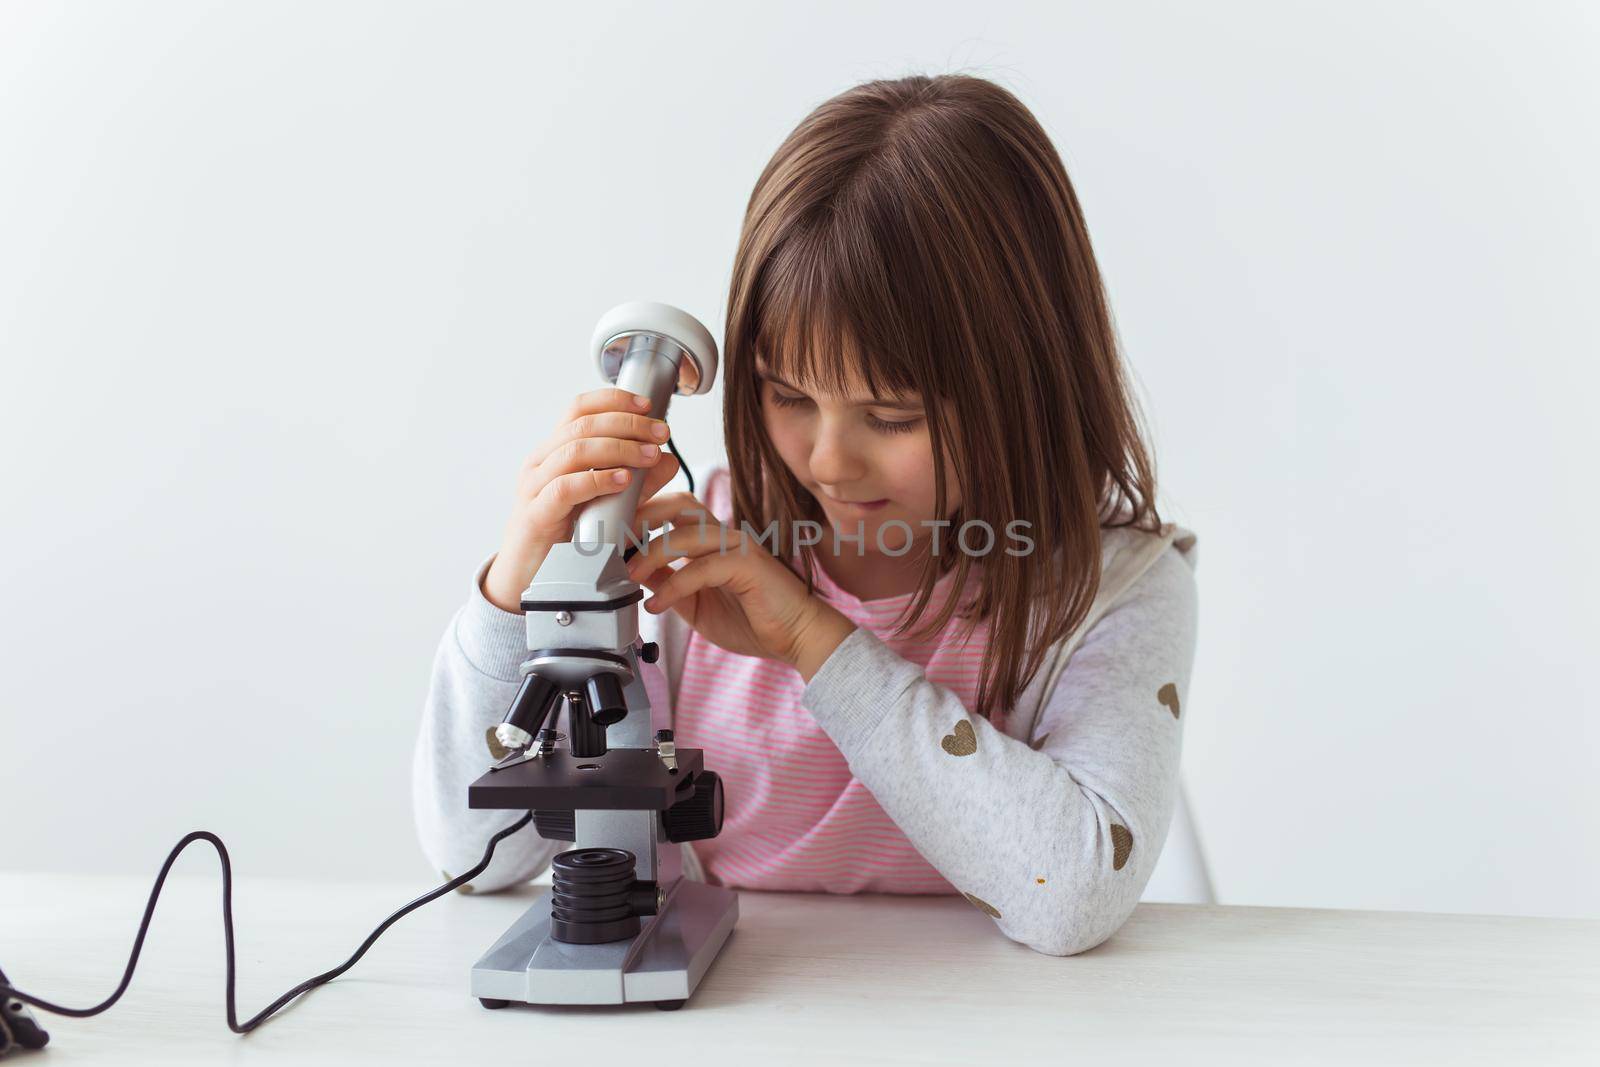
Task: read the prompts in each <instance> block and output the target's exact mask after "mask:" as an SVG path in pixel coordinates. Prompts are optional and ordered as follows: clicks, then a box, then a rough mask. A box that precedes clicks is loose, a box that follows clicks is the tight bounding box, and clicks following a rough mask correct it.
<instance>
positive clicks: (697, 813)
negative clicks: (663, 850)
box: [661, 771, 722, 842]
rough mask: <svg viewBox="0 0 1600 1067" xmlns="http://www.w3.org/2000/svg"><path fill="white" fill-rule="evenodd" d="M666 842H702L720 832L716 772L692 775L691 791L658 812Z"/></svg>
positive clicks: (719, 780) (719, 778)
mask: <svg viewBox="0 0 1600 1067" xmlns="http://www.w3.org/2000/svg"><path fill="white" fill-rule="evenodd" d="M661 825H662V827H663V828H664V829H665V830H666V832H667V840H668V841H674V842H682V841H704V840H706V839H707V838H711V837H716V836H717V835H718V834H720V833H722V776H721V775H719V774H717V772H716V771H701V772H700V773H699V774H697V775H695V779H694V790H693V792H691V793H690V794H689V795H688V796H686V797H684V798H683V799H682V800H680V801H678V803H676V804H674V805H673V806H672V807H670V808H668V809H667V810H666V811H664V812H662V813H661Z"/></svg>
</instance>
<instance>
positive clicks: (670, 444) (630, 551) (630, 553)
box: [622, 435, 694, 563]
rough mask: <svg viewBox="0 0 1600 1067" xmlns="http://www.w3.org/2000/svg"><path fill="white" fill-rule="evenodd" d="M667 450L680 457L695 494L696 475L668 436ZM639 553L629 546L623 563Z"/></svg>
mask: <svg viewBox="0 0 1600 1067" xmlns="http://www.w3.org/2000/svg"><path fill="white" fill-rule="evenodd" d="M667 449H668V451H670V452H671V453H672V454H673V455H674V456H677V457H678V470H680V471H682V472H683V476H684V477H685V478H687V479H688V480H689V492H690V493H693V492H694V473H693V472H692V471H690V470H689V464H687V463H685V462H684V460H683V453H682V452H679V451H678V445H677V443H676V442H674V441H673V440H672V437H671V435H668V437H667ZM649 532H650V531H648V530H646V531H645V533H647V534H648V533H649ZM638 552H639V547H638V546H637V545H629V546H628V547H627V548H625V549H623V550H622V562H624V563H627V562H628V561H629V560H631V559H633V557H634V556H635V555H637V554H638Z"/></svg>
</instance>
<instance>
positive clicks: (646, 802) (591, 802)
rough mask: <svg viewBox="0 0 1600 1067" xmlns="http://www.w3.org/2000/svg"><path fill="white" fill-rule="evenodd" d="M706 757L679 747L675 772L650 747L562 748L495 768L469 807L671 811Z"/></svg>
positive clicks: (471, 789) (473, 790)
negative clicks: (588, 751) (579, 752)
mask: <svg viewBox="0 0 1600 1067" xmlns="http://www.w3.org/2000/svg"><path fill="white" fill-rule="evenodd" d="M704 761H705V752H704V750H702V749H698V748H680V749H678V751H677V762H678V767H677V770H675V771H674V770H669V769H668V768H667V767H666V765H665V764H663V763H662V762H661V757H660V756H658V755H656V753H655V751H654V750H653V749H648V748H614V749H612V750H611V751H610V752H607V753H606V754H605V755H604V756H600V757H597V758H584V757H581V756H576V755H574V754H573V753H571V752H568V751H566V750H565V749H559V748H558V749H556V750H555V751H554V752H552V753H550V755H548V756H539V757H538V758H536V759H532V760H529V761H528V762H526V763H518V764H516V765H514V766H510V767H500V768H490V769H489V770H488V771H486V772H484V774H483V775H481V776H480V777H479V778H478V780H477V781H475V782H473V783H471V784H470V785H468V786H467V807H469V808H512V809H516V810H518V811H527V810H530V809H531V810H534V811H543V810H544V809H545V808H559V809H563V810H565V809H569V808H575V809H582V808H594V809H599V810H605V811H630V810H631V811H638V810H655V811H666V810H667V809H668V808H670V807H672V806H673V805H675V804H677V803H678V802H679V801H680V800H681V799H683V790H685V789H687V788H688V782H689V780H690V779H691V778H693V777H694V776H695V775H697V774H699V773H700V768H701V766H702V765H703V764H704ZM680 786H681V787H682V789H680Z"/></svg>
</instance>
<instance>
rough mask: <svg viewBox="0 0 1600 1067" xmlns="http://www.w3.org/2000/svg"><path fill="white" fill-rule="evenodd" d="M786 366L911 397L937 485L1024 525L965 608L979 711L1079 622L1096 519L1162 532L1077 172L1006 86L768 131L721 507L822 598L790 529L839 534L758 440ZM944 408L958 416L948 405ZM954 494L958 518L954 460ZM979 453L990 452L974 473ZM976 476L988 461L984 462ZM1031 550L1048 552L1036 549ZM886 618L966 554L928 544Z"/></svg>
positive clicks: (862, 100)
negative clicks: (765, 399) (1074, 177)
mask: <svg viewBox="0 0 1600 1067" xmlns="http://www.w3.org/2000/svg"><path fill="white" fill-rule="evenodd" d="M758 351H759V352H760V353H761V354H762V355H763V357H764V362H766V363H767V364H768V365H769V369H770V370H771V371H772V372H773V373H775V374H776V375H778V376H780V377H782V378H784V379H786V380H788V381H791V382H795V383H815V384H817V385H820V386H822V387H824V388H826V389H828V390H830V391H837V392H841V393H842V392H844V391H846V389H847V388H848V384H847V383H848V380H849V371H850V369H851V368H852V367H853V368H854V370H855V372H856V374H857V376H858V377H859V378H860V379H862V380H863V381H865V382H866V383H867V385H868V386H869V387H870V388H871V390H872V392H873V393H874V394H875V395H879V396H888V395H893V394H897V393H910V392H917V393H920V394H921V395H922V397H923V401H924V405H925V414H926V417H927V420H928V422H927V425H928V432H929V435H930V438H931V443H932V446H933V456H934V471H935V475H934V478H935V488H934V493H935V500H936V506H937V511H938V514H939V515H942V516H946V517H949V518H950V520H951V527H950V534H951V536H952V537H953V535H954V533H955V531H956V530H958V529H959V528H960V525H961V523H963V522H966V521H969V520H974V519H981V520H984V521H986V522H988V523H989V526H990V528H991V529H992V530H994V531H995V536H996V538H997V542H996V543H997V544H1000V543H1002V542H1000V541H998V538H1000V537H1001V536H1002V534H1001V531H1004V530H1005V529H1006V528H1007V523H1010V522H1012V521H1014V520H1018V519H1021V520H1027V521H1028V522H1029V523H1031V525H1030V526H1028V527H1026V530H1027V531H1028V536H1030V537H1032V538H1033V539H1034V541H1035V549H1036V550H1035V551H1033V552H1030V553H1028V554H1019V555H1011V554H1008V553H1006V552H1004V551H998V550H997V551H992V552H990V553H989V554H988V555H986V556H985V557H984V559H983V563H982V566H981V569H980V574H981V577H982V581H981V582H980V583H979V586H980V588H979V590H978V593H977V596H976V597H975V598H972V599H970V600H968V599H966V598H958V597H951V598H949V599H948V600H947V602H946V603H945V604H944V606H943V608H942V610H941V611H939V613H938V615H937V617H936V618H932V619H931V620H928V621H926V622H925V623H924V625H923V627H922V629H920V630H918V631H917V634H918V636H924V635H927V634H931V633H935V632H938V631H939V630H940V629H942V628H943V627H944V625H945V623H946V622H947V621H948V620H949V619H950V617H951V616H952V613H954V612H956V611H957V610H958V609H959V610H960V615H959V617H961V618H963V619H969V620H971V621H969V622H967V623H966V626H965V630H964V633H970V632H971V630H972V628H973V627H974V626H976V624H977V620H978V619H979V618H982V619H987V620H988V621H989V625H990V638H989V646H988V656H987V663H986V665H985V671H984V675H983V677H982V679H981V680H980V685H979V688H978V691H977V707H976V708H975V709H972V710H973V713H974V714H975V715H978V716H981V717H984V718H990V719H991V721H994V716H992V714H991V713H992V712H994V711H995V710H996V709H1000V710H1002V712H1003V710H1004V709H1007V708H1010V707H1012V706H1013V705H1014V704H1015V703H1016V700H1017V697H1018V694H1019V693H1020V692H1021V691H1022V689H1023V688H1024V687H1025V686H1026V685H1027V684H1028V682H1029V681H1030V680H1031V679H1032V678H1033V677H1034V675H1035V673H1036V672H1037V671H1038V669H1039V668H1040V666H1041V664H1042V662H1043V659H1044V655H1045V653H1046V651H1047V650H1048V648H1049V646H1050V645H1051V644H1053V643H1054V642H1055V641H1057V640H1059V639H1060V638H1062V637H1064V636H1066V635H1067V634H1068V633H1070V632H1071V631H1072V630H1073V629H1074V628H1075V627H1077V626H1078V625H1079V624H1080V623H1081V622H1082V621H1083V619H1084V617H1085V616H1086V615H1087V614H1088V611H1089V607H1090V605H1091V603H1092V602H1093V600H1094V597H1095V593H1096V592H1097V590H1098V589H1099V584H1100V553H1101V545H1100V528H1101V527H1102V526H1125V525H1136V526H1139V527H1140V528H1143V529H1150V530H1154V529H1157V528H1159V526H1160V525H1161V520H1160V517H1159V515H1158V514H1157V512H1156V508H1155V472H1154V465H1153V463H1152V461H1151V459H1150V456H1149V454H1148V452H1147V450H1146V448H1145V446H1144V443H1143V441H1142V439H1141V434H1140V429H1139V423H1140V420H1139V416H1138V412H1137V409H1136V407H1135V404H1134V400H1133V397H1132V393H1131V390H1130V389H1129V387H1128V383H1127V380H1126V377H1125V372H1124V369H1123V366H1122V362H1121V359H1120V356H1119V353H1118V345H1117V339H1116V334H1115V332H1114V330H1113V328H1112V324H1111V318H1110V314H1109V311H1108V309H1107V301H1106V296H1105V292H1104V289H1103V286H1102V283H1101V279H1100V272H1099V269H1098V268H1097V267H1096V265H1095V259H1094V252H1093V250H1092V249H1091V247H1090V245H1089V234H1088V230H1087V229H1086V227H1085V225H1084V221H1083V214H1082V212H1081V211H1080V210H1079V207H1078V199H1077V196H1076V195H1075V194H1074V193H1073V189H1072V183H1071V182H1070V181H1068V179H1067V172H1066V168H1065V167H1064V166H1063V165H1062V162H1061V158H1060V156H1059V155H1058V154H1057V153H1056V150H1055V148H1054V146H1052V145H1051V143H1050V139H1049V137H1048V136H1047V135H1046V134H1045V132H1044V130H1043V129H1042V128H1041V127H1040V125H1039V123H1038V121H1037V120H1036V119H1035V118H1034V116H1033V115H1032V114H1031V113H1030V112H1029V111H1028V109H1027V108H1026V107H1025V106H1023V104H1022V103H1021V101H1019V100H1018V99H1017V98H1016V97H1015V96H1014V95H1012V94H1011V93H1010V92H1009V91H1007V90H1006V89H1004V88H1001V87H1000V86H998V85H996V84H994V83H993V82H990V81H986V80H984V79H981V78H975V77H969V76H965V75H941V76H938V77H927V76H922V75H917V76H912V77H906V78H901V79H898V80H895V81H871V82H866V83H864V84H861V85H858V86H856V87H854V88H852V89H850V90H848V91H846V92H844V93H841V94H839V95H838V96H835V97H834V98H832V99H831V100H828V101H826V102H824V103H823V104H822V105H821V106H820V107H818V108H817V109H816V110H815V111H813V112H812V113H811V114H810V115H808V116H806V118H805V119H804V120H803V121H802V122H801V123H800V125H799V126H797V127H796V128H795V130H794V131H793V132H792V133H790V134H789V136H788V138H787V139H785V140H784V142H783V144H782V145H780V146H779V148H778V150H777V152H776V154H775V155H774V156H773V157H772V160H771V161H770V162H769V163H768V164H767V166H766V168H765V169H764V170H763V171H762V172H761V176H760V178H759V179H758V180H757V181H756V186H755V190H754V191H753V192H752V193H751V196H750V203H749V206H748V208H747V210H746V213H745V218H744V225H743V228H742V230H741V232H740V235H739V246H738V250H737V252H736V254H735V257H734V264H733V279H732V284H731V286H730V291H729V297H728V319H727V325H726V330H725V333H724V355H723V360H724V364H723V366H724V377H723V389H724V392H723V422H724V428H725V431H726V436H727V445H728V456H729V467H730V474H731V475H732V486H733V521H734V524H735V525H736V526H737V525H738V524H739V523H741V522H750V523H751V524H752V525H753V526H755V527H756V528H757V529H758V530H766V529H769V528H770V524H772V523H774V522H776V523H777V538H778V540H777V542H776V548H775V551H774V554H775V555H776V556H777V557H778V558H779V559H780V560H782V561H784V562H785V565H786V566H790V568H791V570H795V573H797V574H799V575H800V576H801V577H802V578H803V579H804V580H805V582H806V587H807V589H808V590H810V591H812V592H815V590H816V586H815V579H814V576H813V574H812V568H813V567H814V566H816V562H815V559H814V554H813V552H812V550H811V548H810V547H809V546H808V547H806V548H805V549H804V551H803V553H802V555H803V557H804V572H803V573H801V571H800V570H797V569H795V567H794V566H793V563H792V562H791V548H790V543H789V537H790V533H791V531H792V524H793V523H794V522H795V521H797V520H802V519H809V520H811V521H814V522H820V523H821V528H822V529H823V530H826V529H828V523H827V520H826V518H825V516H824V514H823V512H822V509H821V506H820V505H819V504H818V502H817V500H816V499H815V498H814V497H813V496H812V495H811V494H810V493H809V492H808V491H807V490H806V489H805V487H804V486H802V485H801V484H800V483H799V482H798V481H797V480H796V479H795V478H794V476H793V475H792V474H790V473H789V470H788V468H787V467H786V466H785V465H784V463H783V461H782V459H781V458H780V457H779V456H778V454H777V452H776V450H775V448H774V447H773V445H772V443H771V441H770V440H769V439H768V436H767V433H766V430H765V423H764V421H763V417H762V406H761V395H760V385H759V382H758V379H757V374H756V370H755V367H756V355H757V352H758ZM947 409H948V413H950V414H953V415H954V418H953V419H952V420H947V418H946V415H947ZM947 455H948V456H949V457H950V461H951V466H952V468H953V469H954V470H955V471H956V472H957V479H958V484H959V486H960V489H961V495H962V503H961V505H960V507H959V508H958V509H956V510H955V511H954V512H952V511H948V510H947V497H946V487H945V479H944V467H945V461H946V456H947ZM980 464H981V468H980V466H979V465H980ZM980 474H981V476H979V475H980ZM1038 549H1042V550H1043V551H1038ZM923 558H924V559H925V562H924V567H923V572H922V581H921V584H920V586H919V588H918V590H917V595H916V597H915V598H914V599H913V602H912V603H911V604H910V605H909V607H908V610H907V612H906V613H905V614H903V615H902V616H901V617H900V619H899V620H897V630H896V633H904V632H906V631H907V630H909V629H910V628H911V627H912V626H913V625H914V624H915V623H916V622H917V621H918V620H919V619H921V617H922V615H923V610H924V608H925V607H926V605H927V604H928V602H929V599H930V597H931V596H932V594H933V592H934V585H935V583H936V582H937V581H938V580H939V579H940V578H941V577H942V576H943V574H944V573H945V572H947V571H949V570H950V569H951V567H952V560H953V561H954V562H953V566H954V569H955V579H954V581H955V583H956V588H957V589H965V587H966V585H967V577H968V574H969V573H970V572H971V570H972V568H973V566H974V565H975V563H976V561H975V559H974V557H973V556H972V555H970V554H968V553H966V552H941V553H939V554H938V555H937V556H933V555H925V556H924V557H923Z"/></svg>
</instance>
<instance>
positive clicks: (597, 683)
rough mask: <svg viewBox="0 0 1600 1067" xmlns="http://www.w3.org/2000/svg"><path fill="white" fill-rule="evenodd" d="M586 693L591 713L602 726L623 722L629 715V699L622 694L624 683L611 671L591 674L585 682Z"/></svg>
mask: <svg viewBox="0 0 1600 1067" xmlns="http://www.w3.org/2000/svg"><path fill="white" fill-rule="evenodd" d="M583 688H584V693H585V695H587V696H588V698H589V714H590V715H592V716H593V717H594V721H595V722H596V723H598V724H599V725H601V726H610V725H611V724H612V723H616V722H621V721H622V720H623V719H625V718H627V716H628V701H627V700H626V699H625V698H624V697H623V695H622V683H621V682H619V681H617V676H616V675H614V674H612V673H610V672H609V671H602V672H601V673H599V674H593V675H590V676H589V680H588V681H587V682H586V683H584V687H583Z"/></svg>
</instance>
